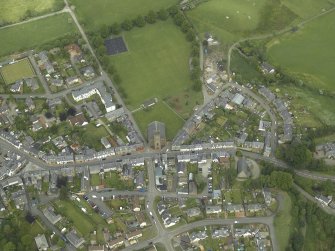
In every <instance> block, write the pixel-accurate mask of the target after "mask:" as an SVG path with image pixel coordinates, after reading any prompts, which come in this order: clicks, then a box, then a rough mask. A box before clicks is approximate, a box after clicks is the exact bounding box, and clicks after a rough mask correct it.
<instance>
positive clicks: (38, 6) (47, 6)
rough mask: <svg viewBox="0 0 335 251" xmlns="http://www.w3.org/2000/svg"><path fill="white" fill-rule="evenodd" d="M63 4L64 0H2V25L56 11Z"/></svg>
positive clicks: (0, 20) (0, 9)
mask: <svg viewBox="0 0 335 251" xmlns="http://www.w3.org/2000/svg"><path fill="white" fill-rule="evenodd" d="M62 6H64V2H63V1H62V0H29V1H27V0H10V1H8V0H0V25H1V24H3V23H16V22H19V21H21V20H22V19H25V18H29V17H32V16H37V15H41V14H44V13H47V12H52V11H56V10H59V9H61V8H62Z"/></svg>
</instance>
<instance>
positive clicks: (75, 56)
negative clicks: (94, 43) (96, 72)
mask: <svg viewBox="0 0 335 251" xmlns="http://www.w3.org/2000/svg"><path fill="white" fill-rule="evenodd" d="M64 48H65V50H66V51H67V52H68V53H69V54H70V58H71V60H74V61H75V62H79V61H80V60H81V59H82V51H81V49H80V47H79V45H77V44H69V45H67V46H65V47H64Z"/></svg>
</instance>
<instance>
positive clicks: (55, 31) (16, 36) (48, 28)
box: [0, 13, 76, 56]
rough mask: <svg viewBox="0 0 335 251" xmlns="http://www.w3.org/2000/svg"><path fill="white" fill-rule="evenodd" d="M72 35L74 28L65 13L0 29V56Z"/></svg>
mask: <svg viewBox="0 0 335 251" xmlns="http://www.w3.org/2000/svg"><path fill="white" fill-rule="evenodd" d="M73 33H76V27H75V25H74V23H73V20H72V18H71V17H70V15H69V14H67V13H63V14H59V15H55V16H51V17H47V18H43V19H39V20H36V21H33V22H29V23H25V24H22V25H16V26H13V27H9V28H5V29H1V30H0V37H1V39H0V48H1V51H0V56H5V55H8V54H10V53H14V52H19V51H23V50H27V49H33V48H34V47H37V46H39V45H42V44H45V43H47V42H50V41H53V40H55V39H57V38H61V37H64V36H65V35H69V34H73ZM32 34H34V35H33V36H32Z"/></svg>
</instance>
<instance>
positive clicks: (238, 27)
mask: <svg viewBox="0 0 335 251" xmlns="http://www.w3.org/2000/svg"><path fill="white" fill-rule="evenodd" d="M265 3H266V0H258V1H246V0H225V1H222V0H211V1H208V2H205V3H202V4H200V5H199V6H198V7H197V8H195V9H193V10H191V11H189V12H187V15H188V16H189V17H190V18H191V20H192V22H193V23H194V24H195V25H196V27H197V28H198V29H199V31H200V32H201V33H205V32H211V33H213V34H214V35H216V36H217V37H218V38H219V39H220V40H221V41H223V40H224V41H225V42H231V41H234V40H236V39H237V38H238V37H240V36H242V34H243V33H244V32H248V31H252V30H254V29H256V28H257V25H258V22H259V19H260V11H261V9H262V7H263V6H264V4H265Z"/></svg>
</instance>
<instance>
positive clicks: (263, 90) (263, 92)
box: [258, 86, 276, 102]
mask: <svg viewBox="0 0 335 251" xmlns="http://www.w3.org/2000/svg"><path fill="white" fill-rule="evenodd" d="M258 92H259V94H261V95H263V96H264V97H265V99H266V100H267V101H268V102H272V101H273V100H275V98H276V95H275V94H273V93H272V92H271V91H270V90H269V89H268V88H266V87H264V86H263V87H261V88H260V89H258Z"/></svg>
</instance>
